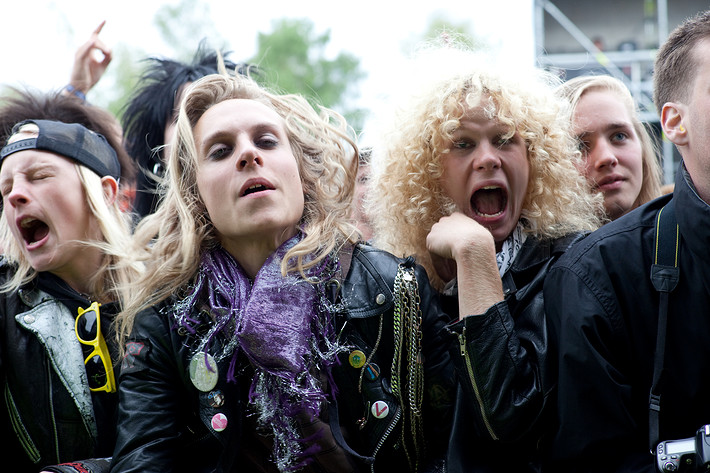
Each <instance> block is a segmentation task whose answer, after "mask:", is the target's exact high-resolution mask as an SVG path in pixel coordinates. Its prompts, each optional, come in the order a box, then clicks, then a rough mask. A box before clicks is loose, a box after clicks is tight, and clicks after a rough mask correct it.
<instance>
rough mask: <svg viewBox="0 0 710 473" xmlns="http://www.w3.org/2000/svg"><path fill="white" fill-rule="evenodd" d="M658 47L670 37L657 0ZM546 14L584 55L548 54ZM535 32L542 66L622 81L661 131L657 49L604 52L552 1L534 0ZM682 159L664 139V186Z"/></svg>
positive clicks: (663, 6) (664, 7)
mask: <svg viewBox="0 0 710 473" xmlns="http://www.w3.org/2000/svg"><path fill="white" fill-rule="evenodd" d="M655 4H656V5H655V7H656V31H657V34H658V42H657V44H662V43H663V42H664V41H665V40H666V37H667V36H668V3H667V0H655ZM545 13H547V14H548V15H550V16H551V17H552V18H553V19H554V20H555V21H556V22H557V23H559V24H560V26H562V27H563V28H564V29H565V30H566V31H567V32H568V33H569V34H570V35H571V36H572V37H573V38H574V40H575V41H577V42H578V43H579V44H580V46H581V47H582V48H583V49H584V51H583V52H580V53H565V54H547V50H546V45H545ZM534 21H535V25H534V33H535V44H536V57H537V62H538V64H539V65H540V67H544V68H546V69H549V70H553V71H558V72H559V73H561V74H563V73H564V71H580V70H587V71H594V72H596V73H606V74H609V75H612V76H614V77H616V78H618V79H621V80H622V81H623V82H624V83H625V84H626V85H627V87H628V88H629V90H630V91H631V95H632V96H633V97H634V99H635V101H636V103H637V105H638V107H639V111H640V116H641V120H642V121H644V122H646V123H648V124H649V125H651V126H652V127H653V128H654V129H656V130H658V133H661V132H660V126H659V119H658V114H657V112H656V108H655V106H654V104H653V84H652V79H651V71H652V69H653V61H654V59H655V57H656V49H639V50H629V51H602V50H601V49H599V48H598V47H597V45H596V44H595V43H594V41H592V40H591V39H590V38H589V37H588V36H587V35H586V34H585V33H584V32H583V31H582V30H580V29H579V28H578V27H577V25H575V23H574V22H572V21H571V20H570V19H569V18H568V17H567V16H566V15H565V14H564V13H563V12H562V11H560V9H559V8H557V6H556V5H555V4H554V3H553V2H552V1H549V0H534ZM677 159H678V156H677V152H676V151H675V148H674V147H673V144H672V143H671V142H670V141H668V140H666V139H663V140H662V150H661V165H662V167H663V174H664V183H670V182H673V174H674V171H675V168H676V163H675V161H676V160H677Z"/></svg>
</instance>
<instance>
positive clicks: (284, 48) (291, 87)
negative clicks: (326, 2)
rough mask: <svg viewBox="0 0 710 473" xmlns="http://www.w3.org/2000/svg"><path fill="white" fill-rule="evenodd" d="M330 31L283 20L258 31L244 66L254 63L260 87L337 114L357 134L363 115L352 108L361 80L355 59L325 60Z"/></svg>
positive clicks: (343, 54) (342, 56)
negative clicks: (253, 50)
mask: <svg viewBox="0 0 710 473" xmlns="http://www.w3.org/2000/svg"><path fill="white" fill-rule="evenodd" d="M329 42H330V30H327V31H325V32H324V33H320V34H319V33H316V32H315V30H314V26H313V23H312V22H311V21H310V20H308V19H291V18H283V19H279V20H274V21H273V22H272V32H271V33H259V34H258V38H257V52H256V54H255V56H254V57H253V58H251V59H250V60H249V61H248V62H250V63H253V64H258V65H259V67H260V69H261V71H262V73H261V76H260V78H257V79H258V80H260V82H262V83H263V84H265V85H267V86H269V87H272V88H275V89H276V90H278V91H281V92H287V93H297V94H301V95H303V96H304V97H305V98H306V99H308V100H309V102H310V103H311V104H312V105H314V106H317V105H323V106H326V107H329V108H332V109H334V110H336V111H338V112H339V113H341V114H342V115H343V116H345V118H346V119H347V120H348V123H349V124H350V125H351V126H352V127H353V128H354V129H355V130H356V131H358V132H359V131H360V130H361V129H362V126H363V124H364V119H365V111H364V110H362V109H359V108H357V107H356V106H354V105H353V103H354V101H355V99H356V98H357V96H358V91H357V87H356V86H357V83H358V82H359V81H360V80H361V79H362V78H364V77H365V73H364V72H363V71H362V70H361V69H360V61H359V59H358V58H356V57H355V56H354V55H352V54H350V53H347V52H340V53H338V55H337V56H336V57H335V58H332V59H329V58H327V57H326V48H327V46H328V43H329Z"/></svg>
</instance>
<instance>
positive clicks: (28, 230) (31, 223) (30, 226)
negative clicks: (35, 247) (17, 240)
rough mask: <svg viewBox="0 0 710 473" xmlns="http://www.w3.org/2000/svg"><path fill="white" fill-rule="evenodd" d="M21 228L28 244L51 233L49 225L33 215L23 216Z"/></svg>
mask: <svg viewBox="0 0 710 473" xmlns="http://www.w3.org/2000/svg"><path fill="white" fill-rule="evenodd" d="M19 228H20V233H21V234H22V238H23V239H24V240H25V243H26V244H28V245H31V244H32V243H35V242H38V241H40V240H42V239H43V238H45V237H46V236H47V234H48V233H49V227H48V226H47V224H46V223H44V222H43V221H41V220H37V219H36V218H31V217H27V218H23V219H22V221H21V222H20V225H19Z"/></svg>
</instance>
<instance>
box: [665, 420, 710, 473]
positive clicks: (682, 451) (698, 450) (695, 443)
mask: <svg viewBox="0 0 710 473" xmlns="http://www.w3.org/2000/svg"><path fill="white" fill-rule="evenodd" d="M656 466H657V467H658V471H660V472H661V473H671V472H672V473H675V472H696V471H698V472H699V471H707V472H710V424H708V425H705V426H703V427H701V428H699V429H698V432H697V433H696V434H695V437H690V438H687V439H681V440H666V441H665V442H661V443H659V444H658V446H657V447H656Z"/></svg>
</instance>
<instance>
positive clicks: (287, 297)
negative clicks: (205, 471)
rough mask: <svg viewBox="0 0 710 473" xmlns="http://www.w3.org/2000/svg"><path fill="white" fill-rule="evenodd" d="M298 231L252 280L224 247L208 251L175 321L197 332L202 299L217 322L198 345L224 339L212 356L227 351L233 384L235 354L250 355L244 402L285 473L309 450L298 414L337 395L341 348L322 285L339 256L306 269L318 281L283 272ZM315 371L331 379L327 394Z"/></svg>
mask: <svg viewBox="0 0 710 473" xmlns="http://www.w3.org/2000/svg"><path fill="white" fill-rule="evenodd" d="M301 237H302V236H301V235H300V234H299V235H297V236H295V237H293V238H291V239H290V240H288V241H286V242H285V243H284V244H282V245H281V246H280V247H279V248H278V249H277V250H276V252H274V254H272V255H271V256H270V257H269V258H268V259H267V260H266V262H265V263H264V265H263V266H262V268H261V269H260V270H259V272H258V273H257V275H256V277H255V278H254V281H253V283H252V281H251V280H250V279H249V277H248V276H247V275H246V273H244V270H243V269H242V268H241V266H240V265H239V263H238V262H237V261H236V260H235V259H234V258H233V257H232V256H231V255H230V254H229V253H228V252H227V251H225V250H224V249H223V248H221V247H219V248H216V249H214V250H212V251H208V252H206V253H205V254H204V255H203V259H202V263H201V266H200V271H199V274H198V277H197V280H196V283H195V287H194V288H193V290H192V291H191V293H190V295H189V296H188V297H187V298H185V299H183V300H182V301H180V302H178V303H177V304H176V305H175V312H174V315H175V317H176V322H177V325H179V326H183V327H185V328H187V329H188V331H190V332H191V333H192V334H193V335H195V336H196V337H197V336H198V335H197V334H196V331H195V327H196V326H197V323H198V321H197V320H194V318H193V317H194V314H195V311H194V307H195V305H196V304H198V303H199V302H200V301H204V297H205V296H206V297H207V303H208V305H209V307H210V313H211V314H212V316H213V322H214V325H213V326H212V328H211V330H209V332H208V333H207V334H206V335H204V339H203V340H202V343H201V344H200V347H199V349H200V350H205V351H209V349H210V346H212V345H214V342H215V337H220V338H221V339H223V340H222V341H223V344H222V346H223V347H226V348H223V350H222V353H216V358H217V359H218V360H219V359H223V358H224V357H225V356H230V357H231V362H230V366H229V369H228V371H227V380H228V381H232V382H235V371H236V362H237V358H238V354H239V352H240V351H241V352H242V353H244V354H245V355H246V357H247V358H248V359H249V361H250V363H251V364H252V366H253V367H254V369H255V376H254V378H253V379H252V383H251V387H250V393H249V403H250V406H251V407H252V408H253V409H254V411H255V413H256V414H257V424H258V425H259V426H260V427H261V428H264V429H266V430H267V431H271V433H272V434H273V439H274V457H275V460H276V463H277V466H278V467H279V469H281V470H282V471H287V470H291V469H296V468H299V467H301V466H303V464H304V461H307V459H305V458H304V457H306V456H307V455H308V454H309V453H312V452H310V451H304V450H303V448H302V446H303V439H300V438H299V434H298V431H299V430H298V426H297V424H296V421H295V418H296V417H301V418H311V417H315V416H318V415H319V413H320V412H321V407H322V406H323V405H324V403H325V402H327V400H328V394H330V395H331V396H332V395H334V391H333V390H334V383H333V382H332V379H330V367H331V366H332V365H333V364H334V363H336V362H337V356H336V355H337V353H338V352H339V351H341V350H342V349H343V348H342V347H340V346H338V345H337V343H336V342H335V334H334V323H333V319H332V313H333V307H332V306H331V304H330V302H329V301H328V299H327V297H325V284H324V283H325V282H326V281H327V280H328V279H330V278H331V277H332V275H334V274H335V269H336V268H337V262H333V261H332V260H331V259H330V258H326V260H325V261H324V262H323V263H321V264H319V265H317V266H316V267H314V268H312V269H311V270H309V271H308V272H307V276H308V278H309V280H311V279H312V280H317V281H319V283H316V284H314V283H311V282H308V281H306V280H304V279H303V278H302V277H301V276H300V275H299V274H296V275H293V274H289V275H288V276H286V277H284V276H282V275H281V261H282V260H283V257H284V255H285V254H286V252H287V251H288V250H289V249H290V248H292V247H293V246H294V245H295V244H297V243H298V242H299V241H300V239H301ZM225 350H226V351H228V353H225ZM319 373H324V374H325V376H326V379H328V380H329V381H330V382H329V383H328V385H329V387H330V388H331V392H330V393H328V394H326V393H325V392H324V390H323V387H322V385H321V382H320V377H319Z"/></svg>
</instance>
